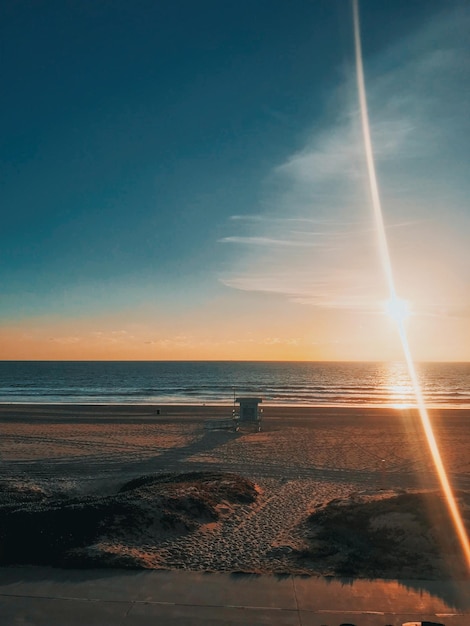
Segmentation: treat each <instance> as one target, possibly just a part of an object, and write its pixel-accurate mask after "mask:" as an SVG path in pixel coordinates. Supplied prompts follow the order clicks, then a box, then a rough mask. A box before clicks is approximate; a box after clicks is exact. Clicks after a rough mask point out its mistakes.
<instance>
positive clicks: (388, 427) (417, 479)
mask: <svg viewBox="0 0 470 626" xmlns="http://www.w3.org/2000/svg"><path fill="white" fill-rule="evenodd" d="M157 408H158V410H159V414H157ZM230 415H231V407H230V406H225V407H214V406H181V405H180V406H159V407H154V406H84V405H83V406H77V405H73V406H72V405H50V406H46V405H1V406H0V432H1V435H0V463H1V467H2V481H3V485H4V486H5V485H14V486H15V488H17V489H21V488H23V487H24V488H25V489H29V490H34V489H37V490H40V491H41V492H42V493H44V494H46V495H47V496H48V497H51V496H54V497H55V496H57V495H60V497H62V498H66V497H70V498H78V497H84V496H98V495H109V494H114V493H116V492H117V491H118V489H119V488H120V487H121V486H122V485H123V484H124V483H126V482H127V481H129V480H132V479H135V478H138V477H140V476H143V475H148V474H155V473H162V472H171V473H181V472H206V471H211V472H228V473H231V474H237V475H240V476H243V477H245V478H247V479H249V480H250V481H252V482H253V483H254V484H255V485H256V489H257V491H258V498H257V500H256V502H254V503H248V502H246V503H237V504H234V503H231V502H228V501H223V502H221V503H219V506H218V509H217V510H218V519H216V520H203V522H201V523H199V524H198V525H197V527H196V528H194V529H192V530H191V532H160V531H158V530H155V529H154V533H153V535H152V536H151V537H150V535H149V534H148V533H144V534H139V533H134V534H132V533H127V534H126V535H125V536H124V535H123V537H122V538H121V540H117V539H116V537H115V536H113V537H112V538H107V537H106V534H105V533H104V535H103V537H101V538H100V541H98V542H96V543H95V544H94V545H93V546H91V547H90V548H89V553H90V554H91V553H93V554H95V555H96V556H97V558H98V556H100V555H101V556H103V555H107V556H108V557H110V559H111V560H110V564H113V563H114V564H120V563H124V564H125V563H126V558H127V559H128V563H129V564H133V565H135V566H138V567H147V568H165V569H172V568H182V569H189V570H204V571H229V572H234V571H242V572H259V573H262V572H277V573H282V572H284V573H287V572H289V573H322V574H328V573H332V572H331V571H329V569H328V568H329V565H328V563H327V561H325V567H324V569H321V568H320V569H319V568H318V563H317V564H316V566H315V567H316V569H314V570H313V571H311V570H309V565H308V563H302V561H300V560H299V558H298V554H299V552H301V551H302V550H304V549H305V548H306V547H307V545H308V541H307V540H308V535H309V532H310V530H309V526H308V521H307V518H308V516H309V514H310V513H311V512H312V511H313V510H315V509H316V508H318V507H321V506H322V505H325V504H326V503H328V502H330V501H332V500H334V499H342V500H346V501H347V500H350V501H358V499H361V498H362V499H366V500H367V499H369V500H370V499H373V498H376V497H378V498H383V497H386V496H388V495H393V494H397V493H401V492H402V491H403V490H411V491H416V490H432V489H436V488H437V482H436V479H435V475H434V471H433V466H432V462H431V459H430V455H429V453H428V448H427V444H426V441H425V439H424V436H423V432H422V428H421V425H420V423H419V418H418V416H417V415H416V413H415V412H413V411H410V410H401V411H400V410H392V409H349V408H306V407H270V406H265V407H264V416H263V427H262V431H261V432H259V433H258V432H254V431H253V430H251V429H250V428H249V427H245V428H242V429H241V430H240V431H239V432H230V431H226V430H212V429H207V428H205V422H207V421H208V420H212V419H216V418H223V417H230ZM431 416H432V420H433V424H434V428H435V432H436V436H437V439H438V442H439V446H440V450H441V454H442V457H443V460H444V463H445V466H446V468H447V471H448V472H449V476H450V478H451V481H452V484H453V486H454V488H455V489H459V490H465V491H470V457H469V455H468V450H469V443H470V430H469V417H470V414H469V412H468V411H465V410H440V411H432V412H431ZM160 530H161V529H160ZM113 556H114V558H115V560H114V561H113V560H112V558H113ZM333 573H334V572H333Z"/></svg>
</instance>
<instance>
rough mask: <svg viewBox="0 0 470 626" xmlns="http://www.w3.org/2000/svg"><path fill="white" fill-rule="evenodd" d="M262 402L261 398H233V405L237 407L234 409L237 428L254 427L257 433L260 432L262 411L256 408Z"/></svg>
mask: <svg viewBox="0 0 470 626" xmlns="http://www.w3.org/2000/svg"><path fill="white" fill-rule="evenodd" d="M262 402H263V399H262V398H254V397H252V396H243V397H240V398H235V404H238V405H239V406H238V407H235V409H234V419H236V420H238V423H239V426H243V425H245V424H246V425H250V426H254V427H255V428H256V430H257V431H258V432H259V431H260V430H261V415H262V413H263V409H260V408H259V407H258V405H259V404H261V403H262Z"/></svg>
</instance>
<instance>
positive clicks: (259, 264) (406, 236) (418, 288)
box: [0, 0, 470, 360]
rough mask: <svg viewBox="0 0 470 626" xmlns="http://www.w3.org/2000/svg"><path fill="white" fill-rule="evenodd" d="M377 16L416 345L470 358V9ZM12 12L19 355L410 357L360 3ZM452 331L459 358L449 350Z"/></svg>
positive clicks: (7, 346)
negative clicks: (354, 17)
mask: <svg viewBox="0 0 470 626" xmlns="http://www.w3.org/2000/svg"><path fill="white" fill-rule="evenodd" d="M360 10H361V20H362V34H363V50H364V62H365V71H366V82H367V88H368V98H369V106H370V113H371V123H372V134H373V142H374V150H375V153H376V157H377V166H378V172H379V179H380V185H381V191H382V196H383V204H384V210H385V214H386V223H387V226H388V233H389V239H390V246H391V252H392V259H393V262H394V266H395V267H396V277H397V284H398V286H399V290H400V291H401V293H402V294H403V296H404V297H406V298H407V299H409V300H410V302H412V304H413V306H414V309H415V315H416V318H417V319H419V321H420V324H419V326H418V324H415V326H416V328H415V331H414V332H415V335H416V346H417V351H418V353H419V355H420V356H421V357H422V358H426V359H427V358H446V359H447V358H448V359H454V358H455V359H467V360H470V347H469V348H468V349H467V352H464V351H462V349H461V344H462V341H465V340H466V339H468V336H467V335H465V340H464V338H463V337H462V332H463V331H462V329H464V328H466V327H468V321H469V320H468V316H469V315H470V313H469V311H470V294H469V284H470V282H469V279H470V267H469V263H470V262H469V254H468V252H467V242H468V235H469V234H470V211H469V209H468V197H469V191H470V189H469V181H468V173H467V170H468V162H469V159H468V157H469V147H468V137H469V122H468V115H467V111H468V106H469V102H468V100H469V95H468V94H469V85H470V80H469V79H470V67H469V65H470V55H469V44H468V43H467V39H468V37H467V34H468V32H469V26H470V10H469V9H468V6H466V3H464V2H454V1H450V2H446V3H442V2H438V1H434V0H426V1H422V2H421V1H415V2H412V3H410V2H405V1H403V2H397V1H393V2H391V1H390V2H380V3H379V2H375V1H373V0H363V2H362V3H361V4H360ZM0 11H1V15H0V24H1V29H2V33H1V41H2V54H1V57H0V58H1V61H0V63H1V66H2V67H1V73H2V77H3V78H2V82H3V96H2V99H1V102H0V124H1V133H0V136H1V144H0V162H1V174H2V175H1V179H0V180H1V182H0V203H1V206H2V216H3V217H2V229H1V231H0V279H1V285H2V297H1V303H0V322H1V329H2V332H3V335H2V341H4V355H5V356H4V358H48V357H49V356H50V358H56V357H57V358H59V357H60V358H63V357H64V358H65V357H67V355H68V356H69V357H70V358H105V357H106V355H107V354H109V356H110V358H232V356H233V355H234V358H284V357H286V358H356V357H355V355H357V358H381V355H382V356H383V357H384V358H392V357H394V356H395V354H396V353H395V351H394V349H392V348H391V340H390V338H388V336H386V335H387V333H388V330H387V328H386V326H384V322H383V320H382V321H377V319H376V318H378V317H380V316H379V311H378V308H380V302H381V299H383V295H384V294H383V291H384V288H383V279H382V277H381V275H380V268H379V264H378V261H377V255H376V250H375V247H376V246H375V239H374V233H373V223H372V220H371V216H370V207H369V200H368V194H367V190H366V188H365V184H364V180H365V176H364V161H363V154H362V147H361V142H360V133H359V131H358V128H359V127H358V119H357V97H356V94H355V78H354V66H353V45H352V25H351V8H350V4H349V2H347V1H346V0H338V1H334V0H324V1H315V2H312V1H306V0H303V1H300V0H297V1H294V2H289V3H286V2H284V1H275V0H270V1H269V2H267V1H263V2H262V1H259V2H258V1H256V0H255V1H250V2H243V1H242V2H236V3H235V2H234V3H220V2H215V1H212V2H197V3H195V2H187V1H175V2H171V3H170V2H167V3H163V2H160V3H157V2H144V1H140V2H139V1H137V2H133V3H129V2H117V1H116V2H108V1H103V2H101V1H99V2H47V3H45V2H44V3H36V2H15V3H4V4H3V5H2V7H1V8H0ZM371 324H372V326H373V327H374V328H375V327H376V328H375V331H374V332H376V333H378V334H380V333H382V335H384V337H385V338H383V340H378V339H377V337H375V335H374V333H372V334H373V336H374V337H375V345H376V346H377V348H376V349H375V348H373V347H372V346H367V345H365V344H367V341H368V340H370V338H368V335H369V333H370V328H371ZM438 324H441V325H442V326H436V325H438ZM374 325H375V326H374ZM436 328H441V330H442V333H443V336H444V337H445V341H446V346H447V348H448V349H447V351H446V350H437V351H435V352H433V351H432V350H429V349H428V347H427V346H428V344H429V338H430V337H431V336H432V335H433V333H435V332H436ZM384 329H385V330H384ZM294 330H295V331H296V332H294ZM384 333H385V334H384ZM351 337H353V338H352V339H351ZM12 338H14V341H13V339H12ZM20 343H21V349H19V348H18V346H19V344H20ZM111 344H112V345H111ZM15 345H16V347H15ZM58 345H60V350H58V348H57V346H58ZM469 345H470V344H469ZM0 347H1V343H0ZM72 347H73V349H72ZM111 348H112V349H111ZM67 350H68V352H67ZM465 355H466V356H465Z"/></svg>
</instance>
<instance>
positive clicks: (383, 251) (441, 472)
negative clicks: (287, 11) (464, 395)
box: [352, 0, 470, 571]
mask: <svg viewBox="0 0 470 626" xmlns="http://www.w3.org/2000/svg"><path fill="white" fill-rule="evenodd" d="M352 7H353V22H354V44H355V55H356V69H357V88H358V96H359V108H360V115H361V125H362V133H363V139H364V149H365V155H366V161H367V171H368V175H369V188H370V195H371V200H372V207H373V212H374V219H375V225H376V232H377V238H378V244H379V252H380V259H381V262H382V268H383V271H384V274H385V278H386V282H387V285H388V291H389V295H390V300H389V302H390V306H391V315H392V318H393V319H394V321H395V323H396V327H397V330H398V334H399V337H400V342H401V346H402V349H403V354H404V356H405V360H406V364H407V367H408V373H409V376H410V379H411V383H412V386H413V391H414V395H415V398H416V402H417V405H418V411H419V415H420V419H421V424H422V427H423V430H424V433H425V435H426V440H427V442H428V447H429V450H430V452H431V455H432V459H433V462H434V467H435V469H436V474H437V476H438V479H439V483H440V485H441V489H442V491H443V493H444V496H445V499H446V503H447V507H448V509H449V512H450V515H451V518H452V521H453V523H454V527H455V530H456V534H457V536H458V539H459V541H460V545H461V547H462V551H463V554H464V557H465V560H466V562H467V566H468V569H469V571H470V541H469V538H468V535H467V532H466V529H465V526H464V523H463V520H462V516H461V514H460V511H459V508H458V506H457V502H456V499H455V496H454V494H453V491H452V488H451V486H450V482H449V479H448V476H447V472H446V470H445V468H444V464H443V462H442V458H441V454H440V451H439V447H438V445H437V441H436V438H435V436H434V431H433V428H432V424H431V420H430V418H429V415H428V412H427V409H426V405H425V402H424V398H423V394H422V391H421V387H420V384H419V380H418V376H417V373H416V368H415V365H414V361H413V358H412V355H411V350H410V345H409V342H408V337H407V334H406V330H405V326H404V318H405V315H404V309H403V305H402V302H403V301H401V300H400V298H398V296H397V294H396V289H395V281H394V277H393V270H392V263H391V258H390V252H389V248H388V241H387V236H386V231H385V224H384V218H383V211H382V204H381V201H380V193H379V186H378V181H377V175H376V171H375V161H374V153H373V149H372V140H371V133H370V124H369V114H368V110H367V97H366V88H365V80H364V68H363V63H362V46H361V35H360V24H359V6H358V0H352Z"/></svg>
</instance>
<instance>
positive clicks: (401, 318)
mask: <svg viewBox="0 0 470 626" xmlns="http://www.w3.org/2000/svg"><path fill="white" fill-rule="evenodd" d="M385 310H386V312H387V313H388V315H389V316H390V317H391V318H392V320H393V321H394V322H396V323H397V324H403V322H405V321H406V320H407V319H408V318H409V317H410V315H411V311H410V305H409V303H408V301H407V300H403V299H402V298H398V297H397V296H394V297H393V298H390V300H387V302H385Z"/></svg>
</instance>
